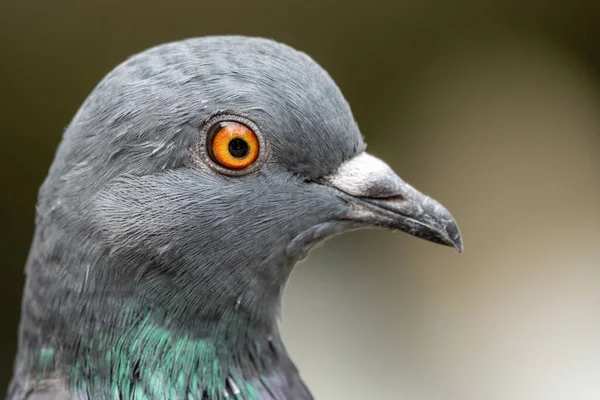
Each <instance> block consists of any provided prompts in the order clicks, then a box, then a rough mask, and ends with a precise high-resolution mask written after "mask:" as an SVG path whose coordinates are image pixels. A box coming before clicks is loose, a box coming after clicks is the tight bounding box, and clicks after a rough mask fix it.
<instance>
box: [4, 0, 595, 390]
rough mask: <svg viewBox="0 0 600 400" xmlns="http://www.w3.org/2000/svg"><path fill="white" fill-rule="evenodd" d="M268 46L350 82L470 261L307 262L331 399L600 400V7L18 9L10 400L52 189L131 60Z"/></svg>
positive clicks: (318, 368)
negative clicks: (450, 217)
mask: <svg viewBox="0 0 600 400" xmlns="http://www.w3.org/2000/svg"><path fill="white" fill-rule="evenodd" d="M234 33H235V34H245V35H259V36H266V37H271V38H274V39H277V40H279V41H282V42H285V43H288V44H290V45H292V46H294V47H296V48H298V49H300V50H303V51H305V52H307V53H308V54H310V55H311V56H312V57H313V58H315V59H316V60H317V62H319V63H320V64H321V65H323V66H324V67H325V68H326V69H327V70H328V71H329V72H330V73H331V75H332V76H333V78H334V79H335V80H336V81H337V82H338V84H339V85H340V87H341V89H342V91H343V92H344V94H345V95H346V97H347V98H348V100H349V102H350V104H351V105H352V108H353V110H354V113H355V116H356V119H357V121H358V123H359V125H360V127H361V129H362V131H363V133H364V135H365V136H366V138H367V141H368V143H369V151H370V152H371V153H374V154H375V155H378V156H380V157H382V158H384V159H386V160H387V161H389V162H390V164H391V165H392V166H393V167H394V169H395V170H396V171H397V172H398V173H399V174H400V176H402V177H403V178H404V179H405V180H407V181H408V182H410V183H411V184H413V185H414V186H416V187H417V188H419V189H421V190H422V191H424V192H426V193H428V194H431V195H432V196H433V197H435V198H436V199H438V200H440V201H441V202H442V203H443V204H444V205H446V206H447V207H448V208H449V209H450V210H451V212H452V213H453V214H454V216H455V217H456V219H457V220H458V222H459V225H460V227H461V230H462V233H463V237H464V242H465V251H464V253H463V254H462V255H458V254H456V253H455V252H453V251H452V250H451V249H448V248H443V247H441V246H434V245H432V244H430V243H427V242H424V241H419V240H417V239H414V238H412V237H409V236H408V235H404V234H390V233H389V232H380V231H363V232H355V233H352V234H349V235H346V236H342V237H338V238H335V239H333V240H331V241H329V242H327V243H326V244H325V245H324V246H322V247H320V248H319V249H317V250H316V251H314V252H313V253H312V254H311V256H310V257H309V259H308V260H307V261H306V262H304V263H303V264H301V265H299V266H298V267H297V268H296V271H295V273H294V275H293V277H292V279H291V282H290V284H289V286H288V290H287V293H286V297H285V309H284V318H283V331H284V338H285V339H286V340H287V345H288V348H289V350H290V352H291V353H292V356H293V357H294V358H295V360H296V362H297V364H298V366H299V368H300V370H301V371H302V374H303V376H304V378H305V379H306V381H307V383H308V385H309V386H310V388H311V389H312V391H313V393H314V394H315V396H316V397H317V398H318V399H334V400H335V399H344V400H354V399H357V400H358V399H361V400H364V399H375V398H387V399H411V400H481V399H487V400H538V399H539V400H555V399H556V400H597V399H600V95H599V93H600V92H599V90H598V89H599V77H600V3H599V2H598V1H595V0H590V1H584V0H545V1H544V0H519V1H517V0H486V1H466V0H424V1H414V0H397V1H394V2H391V1H390V2H389V3H384V2H377V1H369V2H363V1H342V0H321V1H318V2H317V1H314V2H308V1H298V2H284V1H275V0H273V1H267V0H259V1H241V0H236V1H228V2H217V1H203V2H201V1H194V2H192V1H190V2H178V1H173V2H166V1H164V0H163V1H155V0H146V1H141V0H140V1H129V2H126V1H122V0H121V1H106V0H104V1H89V0H88V1H79V2H75V1H62V0H55V1H52V2H49V1H42V0H37V1H36V0H21V1H18V2H17V1H3V2H2V4H1V5H0V43H1V47H0V48H1V49H2V56H1V57H2V58H1V59H2V62H1V64H0V87H1V89H2V97H1V100H0V113H1V115H2V136H1V140H2V144H1V145H0V154H1V157H0V163H1V167H0V174H2V175H1V177H2V186H1V189H0V213H1V215H2V217H1V222H2V230H1V231H0V239H1V240H0V246H1V248H0V250H1V254H2V256H1V258H0V259H1V261H0V262H1V263H2V274H3V277H2V279H0V285H1V286H0V296H1V298H0V313H1V315H2V316H3V321H4V322H3V323H2V325H1V328H0V334H1V335H2V338H1V339H2V340H1V341H0V391H2V390H4V388H5V387H6V385H7V383H8V380H9V379H10V375H11V370H12V359H13V357H14V352H15V347H16V332H17V325H18V320H19V311H20V300H21V289H22V285H23V278H24V277H23V266H24V263H25V259H26V256H27V252H28V249H29V244H30V240H31V237H32V233H33V228H34V226H33V219H34V205H35V201H36V193H37V189H38V187H39V185H40V184H41V182H42V180H43V179H44V177H45V175H46V173H47V170H48V167H49V165H50V163H51V161H52V158H53V154H54V151H55V148H56V146H57V144H58V142H59V140H60V138H61V134H62V131H63V129H64V128H65V127H66V126H67V124H68V123H69V121H70V119H71V118H72V116H73V115H74V113H75V112H76V110H77V108H78V107H79V105H80V104H81V102H82V101H83V100H84V99H85V97H86V96H87V94H88V93H89V92H90V91H91V90H92V89H93V87H94V86H95V84H96V83H97V82H98V81H99V80H100V79H101V78H102V77H103V76H104V74H106V73H107V72H108V71H109V70H110V69H112V68H113V67H114V66H115V65H116V64H118V63H120V62H121V61H123V60H124V59H125V58H126V57H128V56H129V55H131V54H133V53H136V52H139V51H141V50H144V49H145V48H147V47H150V46H153V45H156V44H159V43H163V42H167V41H172V40H176V39H182V38H186V37H192V36H202V35H211V34H234Z"/></svg>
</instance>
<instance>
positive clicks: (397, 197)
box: [380, 194, 406, 201]
mask: <svg viewBox="0 0 600 400" xmlns="http://www.w3.org/2000/svg"><path fill="white" fill-rule="evenodd" d="M380 200H387V201H404V200H406V197H404V196H402V195H401V194H394V195H392V196H388V197H381V198H380Z"/></svg>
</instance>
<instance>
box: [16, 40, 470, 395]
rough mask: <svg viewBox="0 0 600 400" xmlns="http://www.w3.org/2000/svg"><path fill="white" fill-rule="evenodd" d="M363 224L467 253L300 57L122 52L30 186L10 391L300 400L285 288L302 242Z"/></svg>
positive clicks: (178, 46)
mask: <svg viewBox="0 0 600 400" xmlns="http://www.w3.org/2000/svg"><path fill="white" fill-rule="evenodd" d="M365 227H383V228H390V229H394V230H400V231H405V232H408V233H409V234H411V235H414V236H418V237H421V238H424V239H426V240H429V241H432V242H435V243H440V244H444V245H448V246H452V247H455V248H456V249H457V250H458V251H459V252H460V251H461V250H462V243H461V236H460V233H459V230H458V227H457V225H456V223H455V221H454V219H453V218H452V216H451V215H450V213H449V212H448V211H447V210H446V209H445V208H444V207H443V206H442V205H440V204H439V203H438V202H436V201H435V200H433V199H432V198H430V197H427V196H425V195H424V194H422V193H420V192H418V191H417V190H416V189H414V188H413V187H411V186H409V185H408V184H407V183H405V182H404V181H402V180H401V179H400V178H399V177H398V176H397V175H396V174H394V172H393V171H392V170H391V169H390V167H389V166H388V165H387V164H386V163H384V162H383V161H381V160H380V159H378V158H376V157H373V156H371V155H369V154H368V153H366V152H365V143H364V142H363V138H362V136H361V133H360V131H359V129H358V126H357V125H356V122H355V121H354V118H353V116H352V112H351V111H350V107H349V106H348V103H347V102H346V100H345V99H344V97H343V96H342V93H341V92H340V90H339V89H338V87H337V86H336V84H335V83H334V81H333V80H332V79H331V77H330V76H329V75H328V74H327V72H325V71H324V70H323V69H322V68H321V67H320V66H319V65H317V64H316V63H315V62H314V61H313V60H312V59H311V58H310V57H308V56H307V55H305V54H304V53H301V52H298V51H296V50H293V49H292V48H290V47H288V46H285V45H283V44H279V43H276V42H274V41H271V40H266V39H260V38H248V37H206V38H196V39H189V40H185V41H180V42H175V43H170V44H165V45H161V46H158V47H154V48H152V49H149V50H147V51H144V52H142V53H140V54H137V55H135V56H133V57H131V58H129V59H128V60H127V61H125V62H124V63H123V64H121V65H119V66H118V67H116V68H115V69H114V70H113V71H112V72H110V73H109V74H108V75H107V76H106V77H105V78H104V79H103V80H102V81H101V82H100V83H99V84H98V86H97V87H96V88H95V89H94V90H93V92H92V93H91V94H90V96H89V97H88V98H87V100H86V101H85V102H84V103H83V105H82V106H81V108H80V109H79V111H78V112H77V114H76V115H75V117H74V118H73V120H72V122H71V124H70V125H69V127H68V128H67V130H66V132H65V134H64V138H63V140H62V143H61V144H60V147H59V148H58V151H57V153H56V157H55V159H54V162H53V164H52V166H51V168H50V171H49V173H48V177H47V178H46V180H45V182H44V183H43V185H42V187H41V189H40V192H39V199H38V205H37V216H36V231H35V236H34V239H33V244H32V246H31V251H30V253H29V258H28V260H27V266H26V273H27V280H26V285H25V289H24V295H23V304H22V317H21V325H20V331H19V350H18V354H17V357H16V362H15V366H14V376H13V380H12V383H11V385H10V387H9V392H8V399H10V400H17V399H18V400H23V399H28V400H32V399H36V400H41V399H94V400H95V399H118V400H125V399H135V400H141V399H185V400H192V399H196V400H216V399H223V400H224V399H245V400H258V399H261V400H262V399H277V400H281V399H294V400H305V399H311V398H312V396H311V394H310V392H309V390H308V389H307V388H306V386H305V385H304V383H303V382H302V380H301V378H300V376H299V374H298V371H297V370H296V368H295V366H294V364H293V363H292V361H291V360H290V358H289V356H288V354H287V352H286V350H285V347H284V345H283V344H282V341H281V336H280V334H279V330H278V314H279V311H280V305H281V297H282V292H283V289H284V286H285V284H286V281H287V280H288V277H289V275H290V272H291V270H292V268H293V267H294V265H295V264H296V263H297V262H298V261H299V260H301V259H302V258H304V257H306V255H307V253H308V251H309V250H310V249H311V248H312V247H314V246H315V245H316V244H317V243H319V242H322V241H323V240H325V239H327V238H329V237H331V236H333V235H336V234H340V233H342V232H346V231H348V230H351V229H357V228H365Z"/></svg>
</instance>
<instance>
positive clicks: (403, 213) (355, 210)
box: [324, 152, 463, 253]
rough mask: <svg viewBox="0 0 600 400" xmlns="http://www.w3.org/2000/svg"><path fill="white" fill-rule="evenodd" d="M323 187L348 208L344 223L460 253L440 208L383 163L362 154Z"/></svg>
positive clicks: (451, 225)
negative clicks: (394, 233)
mask: <svg viewBox="0 0 600 400" xmlns="http://www.w3.org/2000/svg"><path fill="white" fill-rule="evenodd" d="M324 184H326V185H328V186H330V187H332V188H334V189H336V190H337V191H338V195H339V196H340V197H342V198H343V199H344V200H345V201H346V202H347V203H348V204H349V205H350V206H351V208H350V211H349V215H348V216H347V218H348V219H350V220H352V221H356V222H360V223H365V224H367V225H372V226H382V227H385V228H390V229H394V230H400V231H403V232H407V233H409V234H410V235H413V236H416V237H419V238H422V239H425V240H429V241H431V242H434V243H439V244H443V245H446V246H450V247H454V248H455V249H456V250H457V251H458V252H459V253H461V252H462V250H463V245H462V238H461V235H460V231H459V230H458V226H457V224H456V221H455V220H454V218H453V217H452V215H451V214H450V212H448V210H446V208H445V207H444V206H442V205H441V204H440V203H438V202H437V201H435V200H434V199H432V198H431V197H429V196H426V195H424V194H423V193H421V192H419V191H418V190H416V189H415V188H413V187H412V186H410V185H409V184H408V183H406V182H404V181H403V180H402V179H400V177H399V176H398V175H396V174H395V173H394V171H393V170H392V169H391V168H390V167H389V165H387V164H386V163H385V162H383V161H382V160H380V159H379V158H377V157H374V156H372V155H370V154H368V153H366V152H363V153H361V154H359V155H357V156H356V157H354V158H352V159H350V160H348V161H346V162H345V163H344V164H342V165H341V166H340V168H339V169H338V171H337V172H336V173H335V174H333V175H330V176H328V177H327V178H325V180H324Z"/></svg>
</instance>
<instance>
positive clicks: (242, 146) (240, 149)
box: [229, 138, 250, 158]
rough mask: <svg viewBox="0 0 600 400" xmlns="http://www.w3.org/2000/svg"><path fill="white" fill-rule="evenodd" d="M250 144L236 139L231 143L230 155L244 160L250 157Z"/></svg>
mask: <svg viewBox="0 0 600 400" xmlns="http://www.w3.org/2000/svg"><path fill="white" fill-rule="evenodd" d="M249 150H250V149H249V148H248V143H247V142H246V141H245V140H244V139H240V138H235V139H233V140H232V141H231V142H229V154H231V155H232V156H234V157H235V158H244V157H246V156H247V155H248V151H249Z"/></svg>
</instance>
